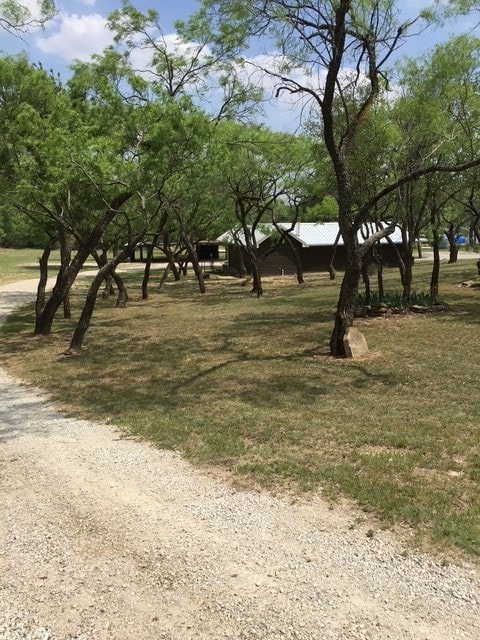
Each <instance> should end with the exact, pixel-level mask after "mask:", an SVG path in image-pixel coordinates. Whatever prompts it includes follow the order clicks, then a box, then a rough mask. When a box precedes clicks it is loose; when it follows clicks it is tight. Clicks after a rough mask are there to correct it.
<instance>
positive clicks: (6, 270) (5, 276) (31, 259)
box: [0, 248, 42, 285]
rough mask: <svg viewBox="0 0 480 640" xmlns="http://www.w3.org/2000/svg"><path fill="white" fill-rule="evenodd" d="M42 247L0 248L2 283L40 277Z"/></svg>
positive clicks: (0, 277)
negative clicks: (39, 265) (39, 263)
mask: <svg viewBox="0 0 480 640" xmlns="http://www.w3.org/2000/svg"><path fill="white" fill-rule="evenodd" d="M41 255H42V251H41V249H3V248H0V285H2V284H8V283H9V282H16V281H17V280H28V279H29V278H37V277H38V261H39V259H40V257H41Z"/></svg>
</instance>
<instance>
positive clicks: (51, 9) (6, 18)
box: [0, 0, 56, 34]
mask: <svg viewBox="0 0 480 640" xmlns="http://www.w3.org/2000/svg"><path fill="white" fill-rule="evenodd" d="M34 5H35V6H34V7H33V8H32V9H30V8H29V6H28V5H26V4H25V3H24V2H22V0H0V28H3V29H4V30H5V31H9V32H10V33H15V34H19V33H25V32H27V31H29V30H30V29H34V28H38V27H42V26H43V25H44V24H45V23H46V22H47V21H48V20H51V19H52V18H53V17H54V15H55V13H56V9H55V2H54V1H53V0H37V2H35V3H34Z"/></svg>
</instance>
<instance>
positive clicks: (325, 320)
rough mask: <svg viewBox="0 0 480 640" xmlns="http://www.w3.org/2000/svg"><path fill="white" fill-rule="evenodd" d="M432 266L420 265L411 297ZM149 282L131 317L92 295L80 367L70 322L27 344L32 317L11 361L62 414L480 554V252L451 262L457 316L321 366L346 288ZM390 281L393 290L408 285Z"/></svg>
mask: <svg viewBox="0 0 480 640" xmlns="http://www.w3.org/2000/svg"><path fill="white" fill-rule="evenodd" d="M430 269H431V265H429V264H421V265H420V266H416V267H415V287H416V289H417V290H418V291H421V290H427V289H428V282H429V276H430ZM140 277H141V276H140V274H138V273H137V274H131V275H128V276H127V280H128V287H129V293H130V302H129V304H128V307H127V308H126V309H123V310H119V309H115V308H114V300H109V301H105V300H99V303H98V308H97V310H96V311H95V314H94V317H93V320H92V324H91V328H90V330H89V332H88V334H87V337H86V341H85V349H84V351H83V352H82V353H81V354H80V355H78V356H73V357H66V356H64V355H63V352H64V351H65V349H66V348H67V346H68V342H69V338H70V335H71V332H72V329H73V326H74V324H73V321H65V320H62V319H59V320H58V321H57V322H56V324H55V327H54V333H53V334H52V336H51V337H49V338H33V337H32V335H31V334H32V325H33V312H32V308H30V309H26V310H23V311H22V312H21V313H20V314H18V315H16V316H15V317H13V318H12V319H11V321H10V322H9V324H8V325H6V326H5V327H4V328H3V330H2V333H3V335H2V340H1V347H0V349H1V357H2V360H3V361H4V362H5V363H6V366H7V367H8V368H10V370H11V371H12V372H13V373H14V374H16V375H18V376H20V377H21V378H23V379H26V380H29V381H31V382H32V383H33V384H35V385H36V386H39V387H43V388H45V389H47V390H48V391H49V392H50V394H51V396H52V398H54V399H55V400H56V401H59V402H61V403H62V405H63V406H64V408H65V409H66V410H67V411H68V413H69V414H71V415H76V416H83V417H89V418H95V419H98V420H102V421H110V422H112V423H113V424H115V425H118V426H119V427H120V428H121V429H122V430H123V431H124V433H125V434H128V435H133V436H136V437H140V438H143V439H147V440H149V441H151V442H153V443H154V444H155V445H157V446H159V447H166V448H170V449H174V450H177V451H179V452H181V453H182V454H184V455H185V456H186V457H188V458H189V459H190V460H191V461H193V462H194V463H195V464H198V465H200V466H204V467H209V468H211V469H218V470H220V471H221V472H222V474H223V475H225V472H227V474H229V475H230V477H232V478H233V480H234V481H235V482H237V483H238V484H239V485H241V486H247V487H255V488H263V489H268V490H271V491H274V492H288V493H289V494H296V493H298V492H311V491H320V492H321V493H322V494H323V495H324V496H325V497H327V498H328V499H330V500H332V504H333V505H334V503H335V501H336V500H338V499H340V498H341V497H346V498H348V499H351V500H354V501H355V502H356V503H357V504H358V505H359V506H360V507H361V508H362V509H363V510H364V511H365V512H367V513H368V514H370V515H372V516H375V518H376V520H375V521H376V522H377V523H378V526H392V525H407V526H409V527H410V528H411V531H412V532H413V534H414V535H413V539H414V541H415V543H416V544H417V545H419V546H422V547H424V548H425V547H427V546H428V547H430V548H432V547H433V548H435V549H436V550H437V551H439V552H444V553H450V552H452V551H454V552H455V551H459V550H461V552H462V553H467V554H473V555H477V556H478V555H480V399H479V386H480V384H479V383H480V366H479V345H480V290H479V289H467V288H464V287H460V286H458V285H459V283H461V282H462V281H465V280H475V279H477V276H476V267H475V258H474V257H472V260H471V261H470V260H466V261H462V262H459V263H458V264H457V265H446V264H444V265H442V271H441V278H442V284H441V293H440V298H441V299H442V301H444V302H446V303H448V305H449V310H448V311H446V312H445V311H444V312H437V313H426V314H400V315H395V316H391V317H389V318H375V319H362V320H358V321H357V323H356V326H358V327H359V328H360V330H361V331H362V332H363V333H364V335H365V337H366V339H367V342H368V344H369V347H370V350H371V353H370V355H369V356H368V357H367V358H365V359H362V360H337V359H333V358H331V357H330V356H329V355H328V342H329V338H330V332H331V330H332V317H333V309H334V306H335V302H336V299H337V296H338V290H339V286H340V278H338V279H337V280H335V281H333V282H332V281H330V280H329V279H328V277H326V276H308V277H307V282H306V283H305V285H303V286H298V285H296V284H295V282H294V280H293V279H291V278H287V277H284V278H280V277H279V278H276V279H275V278H271V279H267V280H266V281H265V290H266V295H265V297H264V298H263V299H260V300H258V299H256V298H253V297H251V296H250V295H249V289H248V286H247V287H245V286H243V285H242V281H239V280H234V279H228V278H223V277H221V276H212V277H211V278H210V279H209V280H208V281H207V287H208V291H207V293H206V294H205V295H204V296H201V295H200V294H199V293H198V292H197V288H196V286H195V282H194V281H193V280H191V279H187V280H184V281H182V282H180V283H174V282H169V283H168V284H167V286H166V287H165V289H164V290H163V291H159V290H158V288H157V286H156V282H155V280H158V275H157V274H154V277H153V280H152V283H151V287H150V297H149V299H148V300H147V301H141V300H140ZM386 277H387V289H388V290H390V291H394V290H398V289H399V282H398V272H397V271H396V270H388V271H387V273H386ZM85 287H86V283H85V281H82V282H79V284H78V285H77V286H76V287H75V290H74V294H73V296H72V302H73V305H74V310H75V314H76V315H77V316H78V309H79V305H80V303H81V301H82V296H83V295H84V293H85ZM85 437H88V434H87V433H86V435H85Z"/></svg>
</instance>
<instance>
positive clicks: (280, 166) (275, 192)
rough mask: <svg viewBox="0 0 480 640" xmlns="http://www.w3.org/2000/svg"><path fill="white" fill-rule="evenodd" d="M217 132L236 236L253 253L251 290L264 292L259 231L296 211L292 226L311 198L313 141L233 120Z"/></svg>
mask: <svg viewBox="0 0 480 640" xmlns="http://www.w3.org/2000/svg"><path fill="white" fill-rule="evenodd" d="M217 134H218V136H219V140H218V142H219V144H220V146H221V150H220V151H219V158H221V160H220V161H219V162H220V166H221V171H222V174H223V181H224V193H225V197H226V204H227V206H230V207H231V210H232V211H233V212H234V220H235V226H236V227H237V229H236V230H235V231H234V233H235V235H236V238H237V242H238V244H239V246H240V248H241V250H245V253H246V255H247V257H248V262H249V267H250V270H251V274H252V282H253V287H252V293H254V294H255V295H256V296H257V297H261V296H262V295H263V286H262V279H261V269H260V267H261V261H262V257H261V256H260V254H259V251H258V236H259V233H260V232H261V230H262V224H263V223H270V224H272V223H275V222H277V221H280V220H284V219H285V217H286V218H287V219H289V220H291V216H292V214H293V216H294V220H293V223H292V228H293V224H294V223H295V221H296V217H297V216H298V211H299V205H300V204H301V203H302V202H304V201H305V200H306V195H305V189H304V180H305V174H306V173H307V170H308V169H310V168H311V160H310V153H309V146H308V144H306V141H305V139H303V138H300V137H294V136H291V135H288V134H280V133H275V132H272V131H269V130H268V129H266V128H264V127H259V126H250V127H245V126H242V125H238V124H235V123H232V122H228V123H223V124H222V126H219V127H218V132H217ZM290 205H291V206H290ZM279 233H280V237H277V243H279V242H281V241H282V240H283V239H284V237H285V236H286V232H279Z"/></svg>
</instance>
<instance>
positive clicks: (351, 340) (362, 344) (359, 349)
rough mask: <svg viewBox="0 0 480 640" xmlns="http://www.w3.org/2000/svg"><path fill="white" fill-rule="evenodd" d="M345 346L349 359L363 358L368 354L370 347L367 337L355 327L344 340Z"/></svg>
mask: <svg viewBox="0 0 480 640" xmlns="http://www.w3.org/2000/svg"><path fill="white" fill-rule="evenodd" d="M343 346H344V349H345V355H346V357H347V358H361V357H362V356H365V355H367V353H368V345H367V341H366V340H365V336H364V335H363V333H360V331H359V330H358V329H356V328H355V327H350V328H349V329H347V332H346V333H345V336H344V338H343Z"/></svg>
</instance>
